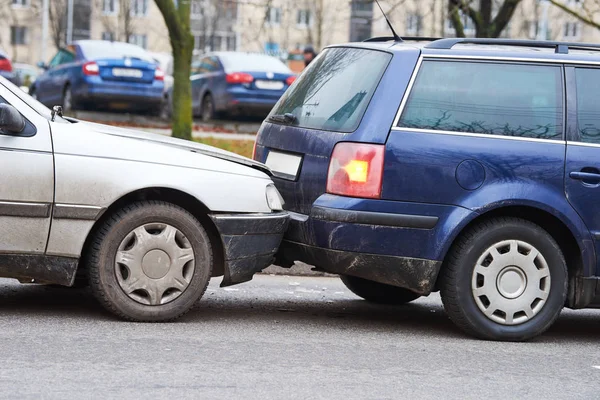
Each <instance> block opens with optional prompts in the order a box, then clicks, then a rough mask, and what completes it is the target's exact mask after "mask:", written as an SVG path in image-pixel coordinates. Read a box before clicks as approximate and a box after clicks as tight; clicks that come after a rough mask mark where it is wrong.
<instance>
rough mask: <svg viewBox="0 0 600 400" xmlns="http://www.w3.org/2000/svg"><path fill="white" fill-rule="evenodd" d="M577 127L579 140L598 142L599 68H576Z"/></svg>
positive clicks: (599, 132)
mask: <svg viewBox="0 0 600 400" xmlns="http://www.w3.org/2000/svg"><path fill="white" fill-rule="evenodd" d="M575 80H576V82H577V129H578V131H579V135H580V138H581V139H580V140H581V141H582V142H586V143H597V144H600V104H599V103H598V94H599V93H600V69H592V68H576V69H575Z"/></svg>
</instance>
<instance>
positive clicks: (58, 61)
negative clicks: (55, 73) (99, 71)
mask: <svg viewBox="0 0 600 400" xmlns="http://www.w3.org/2000/svg"><path fill="white" fill-rule="evenodd" d="M73 61H75V54H74V53H73V52H72V51H70V50H66V49H61V50H59V51H58V53H57V54H56V55H55V56H54V58H53V59H52V61H50V64H49V67H50V68H54V67H57V66H59V65H62V64H66V63H71V62H73Z"/></svg>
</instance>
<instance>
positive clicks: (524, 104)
mask: <svg viewBox="0 0 600 400" xmlns="http://www.w3.org/2000/svg"><path fill="white" fill-rule="evenodd" d="M561 76H562V74H561V68H560V67H558V66H546V65H521V64H500V63H475V62H455V61H425V62H423V65H422V66H421V70H420V71H419V74H418V76H417V79H416V81H415V84H414V87H413V89H412V92H411V93H410V96H409V98H408V102H407V104H406V107H405V109H404V112H403V113H402V116H401V118H400V121H399V123H398V126H400V127H406V128H417V129H428V130H439V131H451V132H468V133H481V134H489V135H500V136H515V137H527V138H537V139H561V138H562V130H563V127H562V125H563V123H562V107H563V100H562V98H563V95H562V93H563V90H562V78H561Z"/></svg>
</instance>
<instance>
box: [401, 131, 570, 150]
mask: <svg viewBox="0 0 600 400" xmlns="http://www.w3.org/2000/svg"><path fill="white" fill-rule="evenodd" d="M392 131H398V132H421V133H435V134H440V135H454V136H471V137H478V138H487V139H505V140H518V141H522V142H542V143H553V144H560V145H563V146H564V145H565V141H564V140H562V139H537V138H525V137H517V136H501V135H489V134H486V133H471V132H454V131H442V130H439V131H438V130H435V129H421V128H406V127H394V128H392Z"/></svg>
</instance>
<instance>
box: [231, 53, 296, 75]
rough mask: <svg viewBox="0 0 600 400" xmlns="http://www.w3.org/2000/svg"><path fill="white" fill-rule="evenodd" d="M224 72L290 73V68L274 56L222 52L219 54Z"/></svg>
mask: <svg viewBox="0 0 600 400" xmlns="http://www.w3.org/2000/svg"><path fill="white" fill-rule="evenodd" d="M220 57H221V62H222V63H223V68H225V71H226V72H240V71H245V72H275V73H281V74H291V70H290V69H289V68H288V67H287V65H285V64H284V63H283V62H281V61H280V60H278V59H277V58H275V57H271V56H267V55H265V54H250V53H238V52H236V53H223V54H221V55H220Z"/></svg>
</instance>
